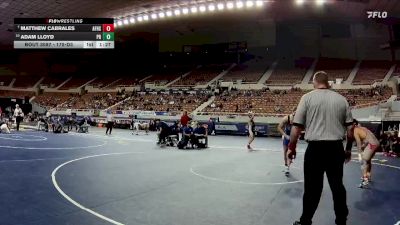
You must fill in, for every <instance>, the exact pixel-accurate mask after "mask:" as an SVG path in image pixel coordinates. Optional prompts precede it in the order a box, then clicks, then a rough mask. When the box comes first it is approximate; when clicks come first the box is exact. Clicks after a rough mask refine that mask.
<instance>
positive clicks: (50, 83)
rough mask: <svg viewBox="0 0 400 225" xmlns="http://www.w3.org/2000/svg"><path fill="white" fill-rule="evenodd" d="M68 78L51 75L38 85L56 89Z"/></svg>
mask: <svg viewBox="0 0 400 225" xmlns="http://www.w3.org/2000/svg"><path fill="white" fill-rule="evenodd" d="M68 78H69V75H53V76H47V77H45V78H44V79H43V81H42V82H40V84H41V85H42V86H46V87H48V88H56V87H58V86H60V85H61V84H62V83H63V82H64V81H66V80H67V79H68Z"/></svg>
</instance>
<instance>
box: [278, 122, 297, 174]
mask: <svg viewBox="0 0 400 225" xmlns="http://www.w3.org/2000/svg"><path fill="white" fill-rule="evenodd" d="M293 117H294V114H290V115H287V116H285V117H284V118H283V119H282V120H281V122H280V123H279V125H278V131H279V132H280V133H281V135H282V140H283V141H282V142H283V143H282V144H283V158H284V163H285V170H284V172H285V174H286V175H289V165H288V163H287V151H288V145H289V142H290V132H291V130H292V126H293Z"/></svg>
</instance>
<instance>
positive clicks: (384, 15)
mask: <svg viewBox="0 0 400 225" xmlns="http://www.w3.org/2000/svg"><path fill="white" fill-rule="evenodd" d="M367 15H368V18H371V19H376V18H378V19H384V18H387V16H388V13H387V12H386V11H367Z"/></svg>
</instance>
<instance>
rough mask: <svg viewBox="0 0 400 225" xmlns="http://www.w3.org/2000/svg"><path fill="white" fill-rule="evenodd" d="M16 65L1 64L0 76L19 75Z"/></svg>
mask: <svg viewBox="0 0 400 225" xmlns="http://www.w3.org/2000/svg"><path fill="white" fill-rule="evenodd" d="M16 71H17V68H16V65H13V64H1V65H0V76H15V75H17V72H16Z"/></svg>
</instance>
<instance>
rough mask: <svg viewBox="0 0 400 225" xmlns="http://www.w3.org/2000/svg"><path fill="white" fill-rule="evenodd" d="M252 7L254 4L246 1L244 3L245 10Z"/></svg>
mask: <svg viewBox="0 0 400 225" xmlns="http://www.w3.org/2000/svg"><path fill="white" fill-rule="evenodd" d="M253 6H254V2H253V1H247V2H246V7H247V8H251V7H253Z"/></svg>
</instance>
